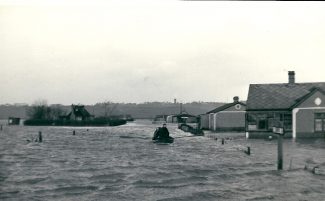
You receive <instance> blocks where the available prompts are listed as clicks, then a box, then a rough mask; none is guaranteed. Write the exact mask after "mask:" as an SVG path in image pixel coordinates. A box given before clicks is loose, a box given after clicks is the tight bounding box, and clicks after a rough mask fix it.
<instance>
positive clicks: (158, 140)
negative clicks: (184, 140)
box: [152, 137, 174, 144]
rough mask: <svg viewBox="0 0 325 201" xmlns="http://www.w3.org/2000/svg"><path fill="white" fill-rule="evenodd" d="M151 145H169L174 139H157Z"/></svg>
mask: <svg viewBox="0 0 325 201" xmlns="http://www.w3.org/2000/svg"><path fill="white" fill-rule="evenodd" d="M152 141H153V143H158V144H170V143H173V142H174V138H172V137H169V138H158V139H155V140H152Z"/></svg>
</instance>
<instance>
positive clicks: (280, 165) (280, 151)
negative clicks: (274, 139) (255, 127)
mask: <svg viewBox="0 0 325 201" xmlns="http://www.w3.org/2000/svg"><path fill="white" fill-rule="evenodd" d="M278 170H283V135H278Z"/></svg>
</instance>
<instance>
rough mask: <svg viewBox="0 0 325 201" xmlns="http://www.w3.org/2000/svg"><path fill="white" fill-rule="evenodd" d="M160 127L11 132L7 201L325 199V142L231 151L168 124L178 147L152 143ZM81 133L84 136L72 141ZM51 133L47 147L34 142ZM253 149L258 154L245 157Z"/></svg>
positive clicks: (1, 183) (2, 186)
mask: <svg viewBox="0 0 325 201" xmlns="http://www.w3.org/2000/svg"><path fill="white" fill-rule="evenodd" d="M156 126H157V125H153V124H151V122H149V121H145V120H143V121H136V122H132V123H129V124H127V125H123V126H119V127H81V128H73V127H24V126H12V127H8V126H5V127H4V128H3V130H2V131H0V200H78V201H83V200H85V201H86V200H87V201H88V200H113V201H115V200H139V201H140V200H148V201H149V200H150V201H151V200H160V201H163V200H164V201H167V200H170V201H174V200H184V201H185V200H294V201H296V200H325V190H324V189H325V175H324V174H312V173H311V172H310V171H306V170H304V166H305V165H306V164H308V165H309V166H310V167H312V166H315V165H319V164H321V165H323V167H324V164H323V163H324V162H325V154H324V153H325V152H324V150H325V141H324V139H318V140H303V141H296V142H294V141H292V140H285V141H284V170H283V171H277V170H276V167H277V166H276V160H277V141H276V140H273V141H265V140H246V139H245V138H244V135H239V134H234V135H231V136H230V134H228V136H230V139H229V140H226V143H225V144H224V145H222V144H221V140H220V136H218V137H219V140H213V139H212V138H209V137H204V136H201V137H193V136H191V135H190V134H187V133H184V132H183V131H181V130H178V129H177V128H176V126H175V125H168V128H169V131H170V133H171V136H173V137H175V142H174V143H173V144H170V145H158V144H154V143H152V142H151V137H152V133H153V131H154V130H155V127H156ZM73 130H75V131H76V135H72V133H73ZM38 131H41V132H42V133H43V142H42V143H37V142H27V140H31V139H33V138H36V137H37V135H38ZM247 146H250V147H251V155H246V154H245V153H244V152H243V149H245V148H246V147H247Z"/></svg>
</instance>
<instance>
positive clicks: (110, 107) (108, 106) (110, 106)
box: [96, 100, 118, 118]
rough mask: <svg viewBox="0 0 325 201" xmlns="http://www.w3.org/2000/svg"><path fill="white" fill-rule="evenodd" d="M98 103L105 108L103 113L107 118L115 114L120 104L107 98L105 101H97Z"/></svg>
mask: <svg viewBox="0 0 325 201" xmlns="http://www.w3.org/2000/svg"><path fill="white" fill-rule="evenodd" d="M96 105H99V106H100V107H102V108H103V113H104V114H103V115H104V117H105V118H107V117H109V116H111V115H112V114H113V112H114V111H115V110H116V107H117V105H118V104H117V103H113V102H111V101H107V100H106V101H104V102H100V103H96Z"/></svg>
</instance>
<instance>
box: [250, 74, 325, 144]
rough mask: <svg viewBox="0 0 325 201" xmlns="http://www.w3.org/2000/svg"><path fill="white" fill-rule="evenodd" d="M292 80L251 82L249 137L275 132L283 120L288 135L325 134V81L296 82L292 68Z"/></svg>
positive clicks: (321, 135)
mask: <svg viewBox="0 0 325 201" xmlns="http://www.w3.org/2000/svg"><path fill="white" fill-rule="evenodd" d="M288 76H289V82H288V83H281V84H251V85H250V86H249V93H248V99H247V108H246V110H247V113H246V137H247V138H260V137H267V136H269V135H272V128H273V126H275V125H276V124H277V125H278V124H280V125H281V126H282V127H284V129H285V137H293V138H298V137H324V134H325V82H314V83H296V82H295V72H294V71H289V72H288Z"/></svg>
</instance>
